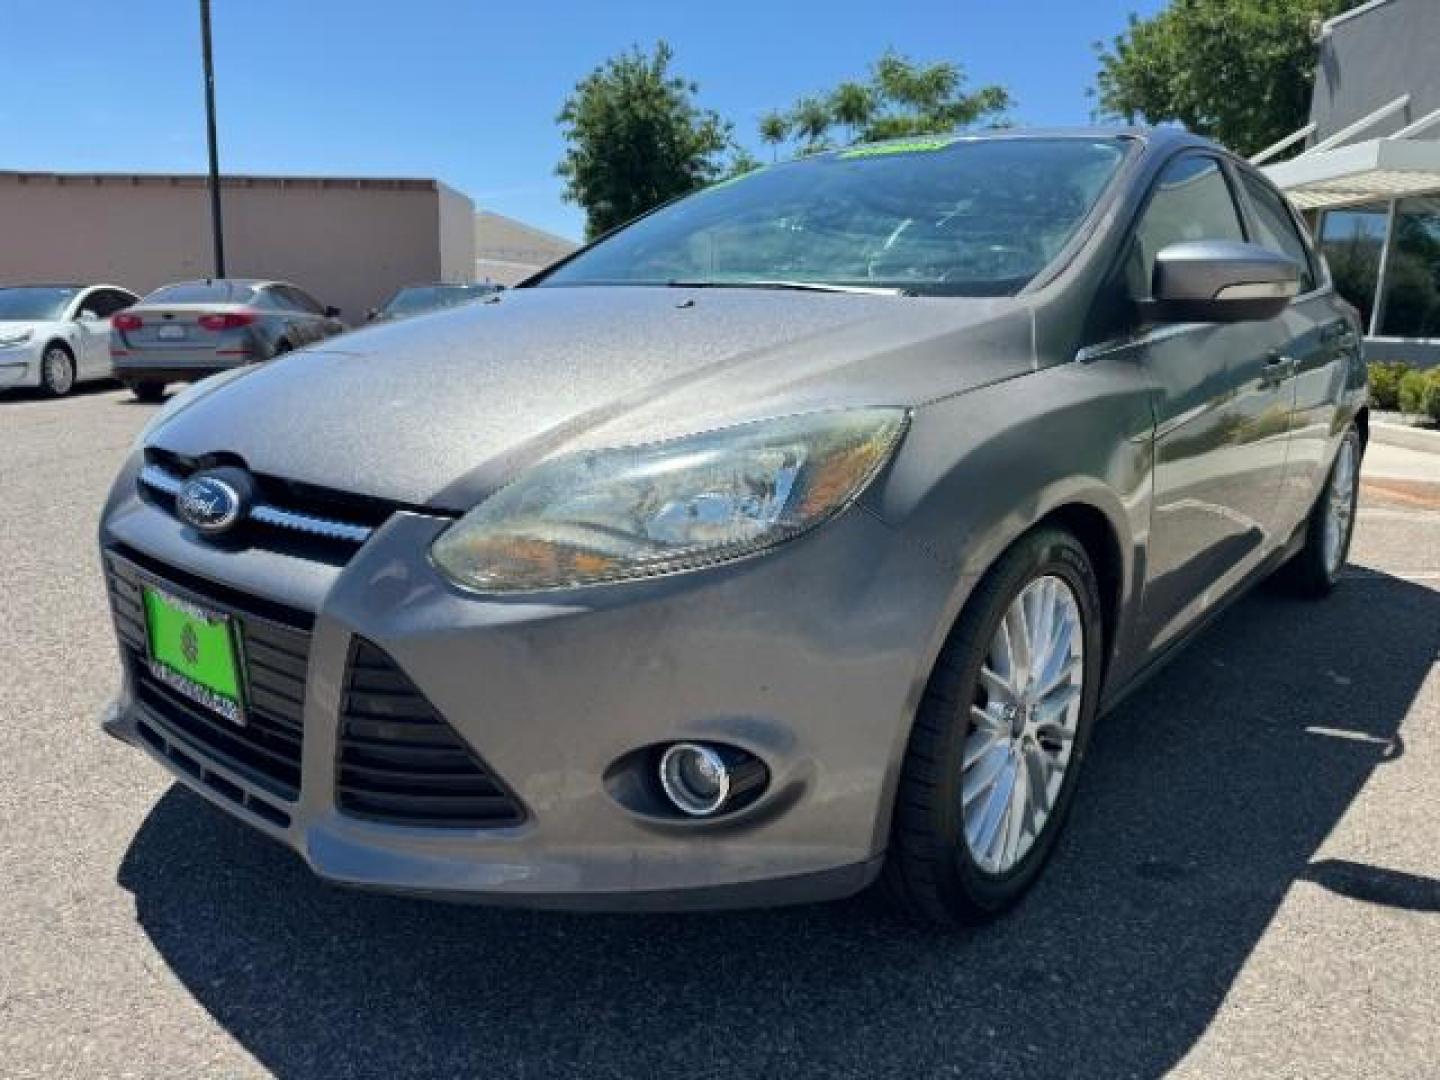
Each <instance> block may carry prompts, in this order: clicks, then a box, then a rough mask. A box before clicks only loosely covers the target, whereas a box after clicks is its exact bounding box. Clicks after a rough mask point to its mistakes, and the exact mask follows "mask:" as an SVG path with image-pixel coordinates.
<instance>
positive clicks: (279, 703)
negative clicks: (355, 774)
mask: <svg viewBox="0 0 1440 1080" xmlns="http://www.w3.org/2000/svg"><path fill="white" fill-rule="evenodd" d="M105 563H106V579H107V581H108V583H109V591H110V604H111V608H112V610H113V612H114V615H115V628H116V631H117V632H118V634H119V636H120V648H121V654H122V658H123V659H124V661H125V663H126V664H127V665H128V667H129V670H130V674H131V678H132V681H133V684H134V687H135V696H136V697H137V698H138V699H139V701H140V702H141V704H143V705H144V706H145V708H146V712H147V714H148V715H149V716H150V717H151V718H152V719H153V721H154V724H155V725H156V726H158V727H159V728H160V729H161V730H160V732H159V734H160V735H162V736H163V737H164V739H165V741H166V743H167V745H168V746H170V747H176V748H179V750H180V753H181V757H179V758H177V757H176V756H175V754H174V753H171V752H169V751H168V750H167V751H166V752H167V753H169V756H171V758H172V760H177V761H180V763H181V764H182V765H183V764H184V760H185V751H187V750H188V751H189V754H190V755H194V756H197V757H204V758H208V759H210V760H212V761H214V762H216V763H218V764H221V765H224V766H225V767H227V768H229V769H231V770H233V771H234V772H235V773H237V774H239V775H240V776H242V777H244V778H245V779H246V780H248V781H250V782H251V783H253V784H255V785H256V786H257V787H260V788H262V789H264V790H265V791H268V792H270V793H271V794H273V795H275V796H278V797H279V798H281V799H286V800H288V801H290V802H294V801H295V800H296V799H297V798H298V796H299V793H300V755H301V746H302V742H303V739H302V736H303V732H304V719H303V708H304V700H305V671H306V667H307V665H308V662H309V655H310V634H309V631H308V630H307V629H303V628H302V627H301V626H299V625H293V624H292V625H286V624H284V623H281V622H278V621H276V620H275V619H274V618H272V617H267V616H262V615H260V614H258V613H257V610H256V608H258V607H261V606H262V605H261V604H260V603H259V602H258V601H257V602H256V604H255V605H254V606H248V607H247V606H242V605H241V604H239V603H237V602H236V601H235V599H234V597H233V596H231V595H229V594H228V593H227V592H226V591H224V590H218V589H216V590H209V591H207V590H206V589H205V588H204V586H203V585H200V586H199V587H195V583H194V579H191V578H188V576H187V580H186V583H184V584H182V583H179V582H177V581H176V580H175V579H174V576H172V575H163V574H158V573H151V572H149V571H148V570H142V569H141V568H140V567H138V566H136V565H135V564H133V563H131V562H130V561H129V560H127V559H124V558H121V557H119V556H117V555H113V554H110V555H107V556H106V559H105ZM152 580H153V581H154V582H155V583H156V584H158V585H161V586H162V587H163V588H164V589H165V590H166V591H167V592H170V593H173V594H174V595H176V596H180V597H183V598H185V599H187V600H190V601H192V602H193V603H196V604H199V605H200V606H202V607H205V608H207V609H209V610H212V611H218V612H225V613H227V614H229V615H231V616H233V617H234V619H235V623H236V627H237V630H238V631H239V635H240V644H241V654H242V656H243V660H244V662H243V670H242V675H243V677H244V680H245V698H246V707H245V720H246V722H245V724H244V725H243V726H242V725H238V724H234V723H231V722H230V721H229V720H226V719H224V718H223V717H221V716H218V715H216V714H215V713H212V712H211V711H210V710H208V709H206V708H204V707H202V706H200V705H197V704H195V703H193V702H191V701H190V700H189V699H188V698H186V697H184V696H182V695H180V694H177V693H176V692H175V691H174V690H172V689H170V687H168V686H166V685H165V684H164V683H163V682H161V681H160V680H159V679H156V678H155V676H154V675H153V674H151V671H150V665H149V662H148V660H147V656H148V652H149V650H148V647H147V643H146V635H145V614H144V607H143V603H142V601H141V598H140V587H141V583H142V582H144V581H152ZM264 606H266V607H267V608H268V609H269V611H270V614H271V615H273V614H274V606H273V605H264ZM304 621H305V619H304V616H303V615H301V614H300V613H298V612H296V613H294V618H293V622H294V623H296V624H298V623H301V622H304ZM147 741H151V744H152V745H154V741H153V740H150V739H149V738H148V736H147Z"/></svg>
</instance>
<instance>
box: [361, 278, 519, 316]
mask: <svg viewBox="0 0 1440 1080" xmlns="http://www.w3.org/2000/svg"><path fill="white" fill-rule="evenodd" d="M500 291H501V286H499V285H492V284H490V283H489V282H483V283H476V284H458V285H455V284H443V283H442V284H436V285H405V286H402V287H401V288H399V289H397V290H395V294H394V295H393V296H391V297H390V299H388V300H386V301H385V302H384V303H383V304H381V305H380V306H379V307H374V308H371V309H370V310H369V311H368V312H367V313H366V316H365V317H366V320H367V321H369V322H384V321H386V320H388V319H406V318H409V317H410V316H412V315H424V314H425V313H426V312H427V311H439V310H440V309H441V308H448V307H455V306H457V305H459V304H469V303H473V302H474V301H476V300H483V299H485V297H487V296H494V295H495V294H496V293H498V292H500Z"/></svg>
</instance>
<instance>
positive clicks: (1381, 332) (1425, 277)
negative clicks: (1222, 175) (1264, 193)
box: [1252, 0, 1440, 365]
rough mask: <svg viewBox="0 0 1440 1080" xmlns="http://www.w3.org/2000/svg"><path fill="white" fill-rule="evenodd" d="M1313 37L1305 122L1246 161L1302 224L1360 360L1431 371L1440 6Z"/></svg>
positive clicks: (1416, 3) (1436, 307)
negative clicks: (1353, 323) (1347, 319)
mask: <svg viewBox="0 0 1440 1080" xmlns="http://www.w3.org/2000/svg"><path fill="white" fill-rule="evenodd" d="M1318 33H1319V47H1320V53H1319V68H1318V70H1317V72H1316V78H1315V93H1314V98H1313V101H1312V103H1311V107H1310V119H1309V122H1308V123H1307V124H1306V125H1305V126H1304V127H1302V128H1301V129H1300V130H1299V131H1296V132H1294V133H1293V134H1292V135H1290V136H1288V137H1287V138H1286V139H1283V140H1281V142H1279V143H1277V144H1275V145H1274V146H1272V147H1270V148H1268V149H1266V150H1264V151H1262V152H1261V153H1260V154H1257V155H1256V157H1255V158H1254V159H1252V160H1254V161H1255V162H1256V163H1257V164H1262V165H1263V166H1264V167H1265V170H1266V172H1267V173H1268V174H1269V176H1270V178H1271V179H1272V180H1274V181H1275V182H1276V183H1277V184H1279V185H1280V186H1281V187H1282V188H1284V189H1285V190H1286V192H1287V194H1288V195H1289V196H1290V198H1291V200H1292V201H1293V202H1294V203H1295V205H1296V206H1297V207H1299V208H1300V209H1301V210H1302V211H1303V212H1304V213H1305V215H1306V217H1307V218H1308V219H1309V220H1310V222H1311V224H1312V226H1313V227H1314V229H1315V232H1316V235H1317V236H1318V237H1319V238H1320V243H1321V246H1322V247H1323V248H1324V251H1325V255H1326V259H1327V261H1328V262H1329V264H1330V269H1331V274H1332V276H1333V277H1334V279H1335V284H1336V287H1337V288H1338V289H1339V291H1340V292H1341V294H1342V295H1344V296H1345V297H1346V298H1347V299H1348V300H1350V301H1351V302H1352V303H1353V304H1355V306H1356V307H1358V308H1359V309H1360V311H1361V314H1362V316H1363V317H1364V320H1365V327H1366V331H1367V332H1366V352H1367V354H1368V355H1369V356H1370V357H1371V358H1372V359H1397V360H1408V361H1410V362H1412V363H1415V364H1419V365H1431V364H1437V363H1440V0H1371V2H1370V3H1367V4H1362V5H1361V6H1359V7H1357V8H1353V9H1352V10H1350V11H1348V12H1346V13H1345V14H1343V15H1339V16H1337V17H1336V18H1333V19H1330V20H1329V21H1328V22H1325V23H1323V24H1322V25H1320V26H1319V28H1318ZM1287 154H1289V155H1293V156H1291V157H1289V159H1288V160H1281V159H1282V158H1285V156H1286V155H1287Z"/></svg>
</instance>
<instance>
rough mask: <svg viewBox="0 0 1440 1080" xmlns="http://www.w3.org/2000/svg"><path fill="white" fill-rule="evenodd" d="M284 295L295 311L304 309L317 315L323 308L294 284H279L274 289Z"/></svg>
mask: <svg viewBox="0 0 1440 1080" xmlns="http://www.w3.org/2000/svg"><path fill="white" fill-rule="evenodd" d="M276 291H277V292H279V293H280V294H281V295H283V296H284V297H285V302H286V303H287V304H288V305H289V306H290V307H293V308H294V309H295V310H296V311H304V312H307V313H308V314H310V315H319V314H321V313H322V312H323V311H324V310H325V309H324V308H322V307H321V306H320V305H319V304H317V303H316V302H315V301H314V300H313V299H311V297H310V295H309V294H308V293H306V292H304V291H302V290H300V289H297V288H296V287H295V286H294V285H280V286H278V287H277V289H276Z"/></svg>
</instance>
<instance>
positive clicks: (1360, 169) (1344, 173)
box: [1264, 137, 1440, 210]
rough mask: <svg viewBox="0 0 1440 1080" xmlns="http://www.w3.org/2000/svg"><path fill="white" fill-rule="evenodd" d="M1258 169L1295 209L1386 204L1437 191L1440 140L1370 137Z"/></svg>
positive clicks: (1313, 151)
mask: <svg viewBox="0 0 1440 1080" xmlns="http://www.w3.org/2000/svg"><path fill="white" fill-rule="evenodd" d="M1264 171H1265V174H1266V175H1267V176H1269V177H1270V179H1271V180H1273V181H1274V182H1275V183H1276V184H1277V185H1278V186H1279V187H1280V188H1281V189H1282V190H1283V191H1284V192H1285V194H1286V195H1288V196H1289V197H1290V201H1291V202H1293V203H1294V204H1295V205H1296V206H1297V207H1299V208H1300V209H1301V210H1324V209H1330V208H1333V207H1340V206H1358V205H1360V204H1362V203H1375V202H1387V201H1389V200H1390V199H1399V198H1404V197H1405V196H1407V195H1428V194H1434V193H1437V192H1440V142H1437V141H1434V140H1431V139H1396V138H1393V137H1392V138H1387V139H1371V140H1369V141H1368V142H1363V143H1356V144H1355V145H1353V146H1338V147H1336V148H1335V149H1333V150H1312V151H1310V152H1309V153H1306V154H1301V155H1300V156H1299V157H1297V158H1292V159H1291V160H1290V161H1282V162H1281V163H1280V164H1278V165H1269V166H1266V168H1265V170H1264Z"/></svg>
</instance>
